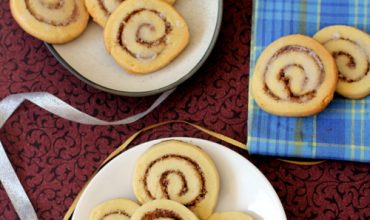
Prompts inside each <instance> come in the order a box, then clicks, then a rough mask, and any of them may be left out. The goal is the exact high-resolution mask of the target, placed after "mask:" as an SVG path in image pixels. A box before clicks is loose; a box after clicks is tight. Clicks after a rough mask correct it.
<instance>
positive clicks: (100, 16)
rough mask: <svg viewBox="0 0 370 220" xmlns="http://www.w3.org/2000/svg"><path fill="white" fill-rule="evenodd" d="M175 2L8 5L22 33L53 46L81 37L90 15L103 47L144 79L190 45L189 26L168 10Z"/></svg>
mask: <svg viewBox="0 0 370 220" xmlns="http://www.w3.org/2000/svg"><path fill="white" fill-rule="evenodd" d="M174 3H175V0H85V1H83V0H60V1H44V0H32V1H31V0H11V1H10V6H11V7H10V8H11V12H12V15H13V17H14V18H15V20H16V21H17V22H18V24H19V25H20V26H21V27H22V28H23V29H24V30H25V31H26V32H28V33H29V34H31V35H32V36H34V37H36V38H38V39H40V40H43V41H45V42H47V43H53V44H62V43H66V42H69V41H71V40H73V39H75V38H76V37H78V36H79V35H81V34H82V33H83V31H84V30H85V29H86V27H87V24H88V20H89V14H90V15H91V16H92V17H93V20H94V21H95V22H96V23H98V24H99V25H100V26H102V27H103V28H104V43H105V46H106V49H107V51H108V52H109V53H110V54H111V55H112V57H113V58H114V60H115V61H116V62H117V63H118V64H119V65H120V66H122V67H123V68H124V69H126V70H127V72H129V73H140V74H143V73H150V72H154V71H156V70H158V69H161V68H163V67H164V66H166V65H167V64H169V63H170V62H171V61H172V60H173V59H174V58H175V57H176V56H178V55H179V54H180V53H181V52H182V51H183V50H184V49H185V47H186V46H187V44H188V42H189V29H188V26H187V23H186V22H185V20H184V19H183V17H182V16H181V15H180V14H179V13H178V12H177V10H176V9H175V8H174V7H173V6H172V4H174ZM85 6H86V7H85ZM103 52H104V51H102V53H103Z"/></svg>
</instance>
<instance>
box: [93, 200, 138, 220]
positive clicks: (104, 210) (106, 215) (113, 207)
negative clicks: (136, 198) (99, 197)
mask: <svg viewBox="0 0 370 220" xmlns="http://www.w3.org/2000/svg"><path fill="white" fill-rule="evenodd" d="M138 208H139V205H138V204H136V203H135V202H133V201H131V200H128V199H112V200H109V201H106V202H104V203H102V204H100V205H98V206H96V207H95V208H94V209H93V210H92V211H91V213H90V218H89V219H90V220H113V219H117V220H118V219H120V220H129V219H130V218H131V216H132V215H133V214H134V212H135V211H136V209H138Z"/></svg>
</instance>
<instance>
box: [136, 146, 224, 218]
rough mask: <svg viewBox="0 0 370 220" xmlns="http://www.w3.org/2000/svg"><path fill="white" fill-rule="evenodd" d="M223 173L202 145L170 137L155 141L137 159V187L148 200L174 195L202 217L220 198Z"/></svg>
mask: <svg viewBox="0 0 370 220" xmlns="http://www.w3.org/2000/svg"><path fill="white" fill-rule="evenodd" d="M219 185H220V184H219V175H218V172H217V170H216V167H215V165H214V163H213V161H212V160H211V158H210V157H209V156H208V155H207V154H206V153H205V152H204V151H203V150H202V149H200V148H199V147H197V146H195V145H192V144H188V143H185V142H181V141H176V140H170V141H164V142H161V143H159V144H156V145H154V146H153V147H151V148H150V149H149V150H147V151H146V152H145V153H144V154H143V155H142V156H141V157H140V158H139V160H138V161H137V164H136V167H135V171H134V177H133V188H134V193H135V195H136V197H137V199H138V200H139V201H140V202H141V203H146V202H148V201H151V200H155V199H171V200H174V201H177V202H180V203H182V204H184V205H185V206H186V207H188V208H189V209H191V210H192V211H193V212H194V213H195V214H196V215H197V216H198V217H199V218H201V219H206V218H208V217H209V216H210V215H211V213H212V211H213V209H214V207H215V205H216V201H217V197H218V192H219Z"/></svg>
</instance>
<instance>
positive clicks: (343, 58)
mask: <svg viewBox="0 0 370 220" xmlns="http://www.w3.org/2000/svg"><path fill="white" fill-rule="evenodd" d="M314 38H315V39H316V40H318V41H319V42H320V43H322V44H323V45H324V46H325V48H326V49H327V50H329V52H330V53H331V54H332V55H333V57H334V59H335V61H336V63H337V67H338V74H339V76H338V78H339V80H338V84H337V89H336V91H337V92H338V93H339V94H341V95H343V96H345V97H347V98H354V99H358V98H363V97H365V96H367V95H369V94H370V36H369V35H368V34H367V33H365V32H362V31H360V30H358V29H356V28H354V27H349V26H339V25H338V26H337V25H336V26H329V27H326V28H324V29H322V30H320V31H319V32H317V33H316V34H315V36H314Z"/></svg>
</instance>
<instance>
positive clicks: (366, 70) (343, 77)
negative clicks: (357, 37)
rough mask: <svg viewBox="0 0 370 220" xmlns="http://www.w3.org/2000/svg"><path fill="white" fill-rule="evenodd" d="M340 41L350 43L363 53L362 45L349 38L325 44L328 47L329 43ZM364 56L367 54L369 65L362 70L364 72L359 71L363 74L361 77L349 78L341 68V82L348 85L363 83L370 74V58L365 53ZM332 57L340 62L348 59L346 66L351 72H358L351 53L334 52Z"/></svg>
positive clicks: (340, 38) (339, 74)
mask: <svg viewBox="0 0 370 220" xmlns="http://www.w3.org/2000/svg"><path fill="white" fill-rule="evenodd" d="M338 40H342V41H346V42H349V43H351V44H352V45H354V46H355V47H356V48H357V49H358V50H357V51H363V49H362V47H361V45H359V44H358V43H356V42H355V41H353V40H350V39H348V38H342V37H339V38H333V39H330V40H328V41H326V42H324V45H326V44H327V43H330V42H333V41H338ZM363 54H365V58H366V62H367V65H366V66H365V67H364V68H362V70H359V71H360V72H361V74H360V76H358V77H355V78H349V77H347V76H346V75H345V74H344V73H343V71H341V70H340V68H339V70H338V79H339V80H341V81H344V82H347V83H354V82H358V81H361V80H362V79H363V78H364V77H366V76H367V75H368V74H369V72H370V61H369V60H370V57H368V56H367V55H366V53H365V52H364V53H363ZM332 55H333V57H334V59H335V60H338V59H339V58H340V57H344V58H345V59H347V63H346V66H347V67H348V68H349V69H350V70H351V71H356V68H358V65H357V62H356V59H355V58H354V57H353V56H352V55H351V54H350V53H348V52H346V51H333V52H332Z"/></svg>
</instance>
